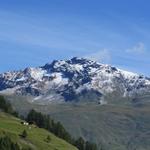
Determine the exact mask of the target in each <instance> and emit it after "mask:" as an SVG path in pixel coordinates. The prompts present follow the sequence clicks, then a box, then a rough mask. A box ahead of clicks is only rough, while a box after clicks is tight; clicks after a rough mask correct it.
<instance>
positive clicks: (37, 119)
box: [26, 109, 98, 150]
mask: <svg viewBox="0 0 150 150" xmlns="http://www.w3.org/2000/svg"><path fill="white" fill-rule="evenodd" d="M26 121H27V122H29V123H35V124H36V125H37V126H38V127H40V128H44V129H46V130H48V131H50V132H52V133H53V134H55V135H56V136H57V137H59V138H61V139H64V140H65V141H67V142H68V143H70V144H72V145H74V146H76V147H77V148H78V149H79V150H98V147H97V145H96V144H95V143H92V142H89V141H85V140H84V139H83V138H82V137H79V138H78V139H74V138H73V137H72V136H71V135H70V134H69V133H68V132H67V131H66V129H65V128H64V127H63V125H62V124H61V123H60V122H55V121H54V120H53V119H52V118H51V117H50V116H49V115H45V114H42V113H41V112H37V111H35V110H33V109H32V110H31V111H30V112H29V113H28V115H27V118H26Z"/></svg>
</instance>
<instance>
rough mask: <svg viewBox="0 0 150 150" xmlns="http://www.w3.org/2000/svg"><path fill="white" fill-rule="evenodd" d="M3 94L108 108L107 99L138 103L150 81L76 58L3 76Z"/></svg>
mask: <svg viewBox="0 0 150 150" xmlns="http://www.w3.org/2000/svg"><path fill="white" fill-rule="evenodd" d="M0 92H1V93H3V94H17V95H24V96H31V97H33V99H32V101H34V102H40V103H53V102H66V101H82V102H85V101H86V102H87V101H92V102H98V103H100V104H106V103H108V102H109V101H108V100H107V98H108V96H109V97H113V96H114V95H115V97H117V98H132V99H135V98H136V97H137V96H139V95H143V94H148V93H150V79H149V78H147V77H144V76H141V75H138V74H135V73H132V72H128V71H124V70H121V69H118V68H116V67H113V66H110V65H105V64H100V63H98V62H95V61H92V60H88V59H85V58H78V57H74V58H72V59H70V60H55V61H53V62H52V63H47V64H45V65H44V66H42V67H37V68H26V69H24V70H20V71H9V72H6V73H3V74H0Z"/></svg>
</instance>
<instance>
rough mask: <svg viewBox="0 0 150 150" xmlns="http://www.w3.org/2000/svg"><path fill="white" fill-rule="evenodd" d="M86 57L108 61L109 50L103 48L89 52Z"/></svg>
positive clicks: (109, 58) (103, 61)
mask: <svg viewBox="0 0 150 150" xmlns="http://www.w3.org/2000/svg"><path fill="white" fill-rule="evenodd" d="M86 58H89V59H91V60H94V61H98V62H101V63H110V61H111V54H110V51H109V50H108V49H103V50H100V51H98V52H95V53H92V54H89V55H88V56H86Z"/></svg>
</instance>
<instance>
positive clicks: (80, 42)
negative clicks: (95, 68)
mask: <svg viewBox="0 0 150 150" xmlns="http://www.w3.org/2000/svg"><path fill="white" fill-rule="evenodd" d="M149 6H150V1H149V0H43V1H42V0H22V1H21V0H13V1H12V0H0V55H1V59H0V72H5V71H8V70H17V69H22V68H24V67H27V66H40V65H43V64H45V63H47V62H51V61H52V60H53V59H68V58H71V57H74V56H78V57H88V58H91V59H94V60H97V61H99V62H102V63H108V64H112V65H114V66H117V67H119V68H121V69H125V70H129V71H133V72H137V73H140V74H144V75H147V76H150V69H149V68H150V28H149V27H150V10H149Z"/></svg>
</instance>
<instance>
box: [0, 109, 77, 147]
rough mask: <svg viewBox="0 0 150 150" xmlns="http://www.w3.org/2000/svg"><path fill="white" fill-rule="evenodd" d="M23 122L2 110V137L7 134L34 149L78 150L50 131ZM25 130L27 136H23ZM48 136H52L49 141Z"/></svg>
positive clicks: (0, 132) (0, 118)
mask: <svg viewBox="0 0 150 150" xmlns="http://www.w3.org/2000/svg"><path fill="white" fill-rule="evenodd" d="M21 122H23V121H22V120H20V119H18V118H15V117H13V116H11V115H9V114H6V113H3V112H0V137H3V136H5V135H7V136H9V137H10V138H11V140H12V141H13V142H17V143H18V144H19V146H20V147H22V148H31V149H33V150H77V148H75V147H74V146H72V145H70V144H68V143H67V142H65V141H64V140H62V139H59V138H57V137H56V136H55V135H53V134H52V133H50V132H48V131H46V130H44V129H42V128H38V127H36V126H35V125H23V124H21ZM24 130H25V131H26V132H27V137H26V138H23V137H22V136H21V134H22V132H23V131H24ZM48 136H49V137H50V140H49V141H47V137H48Z"/></svg>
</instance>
